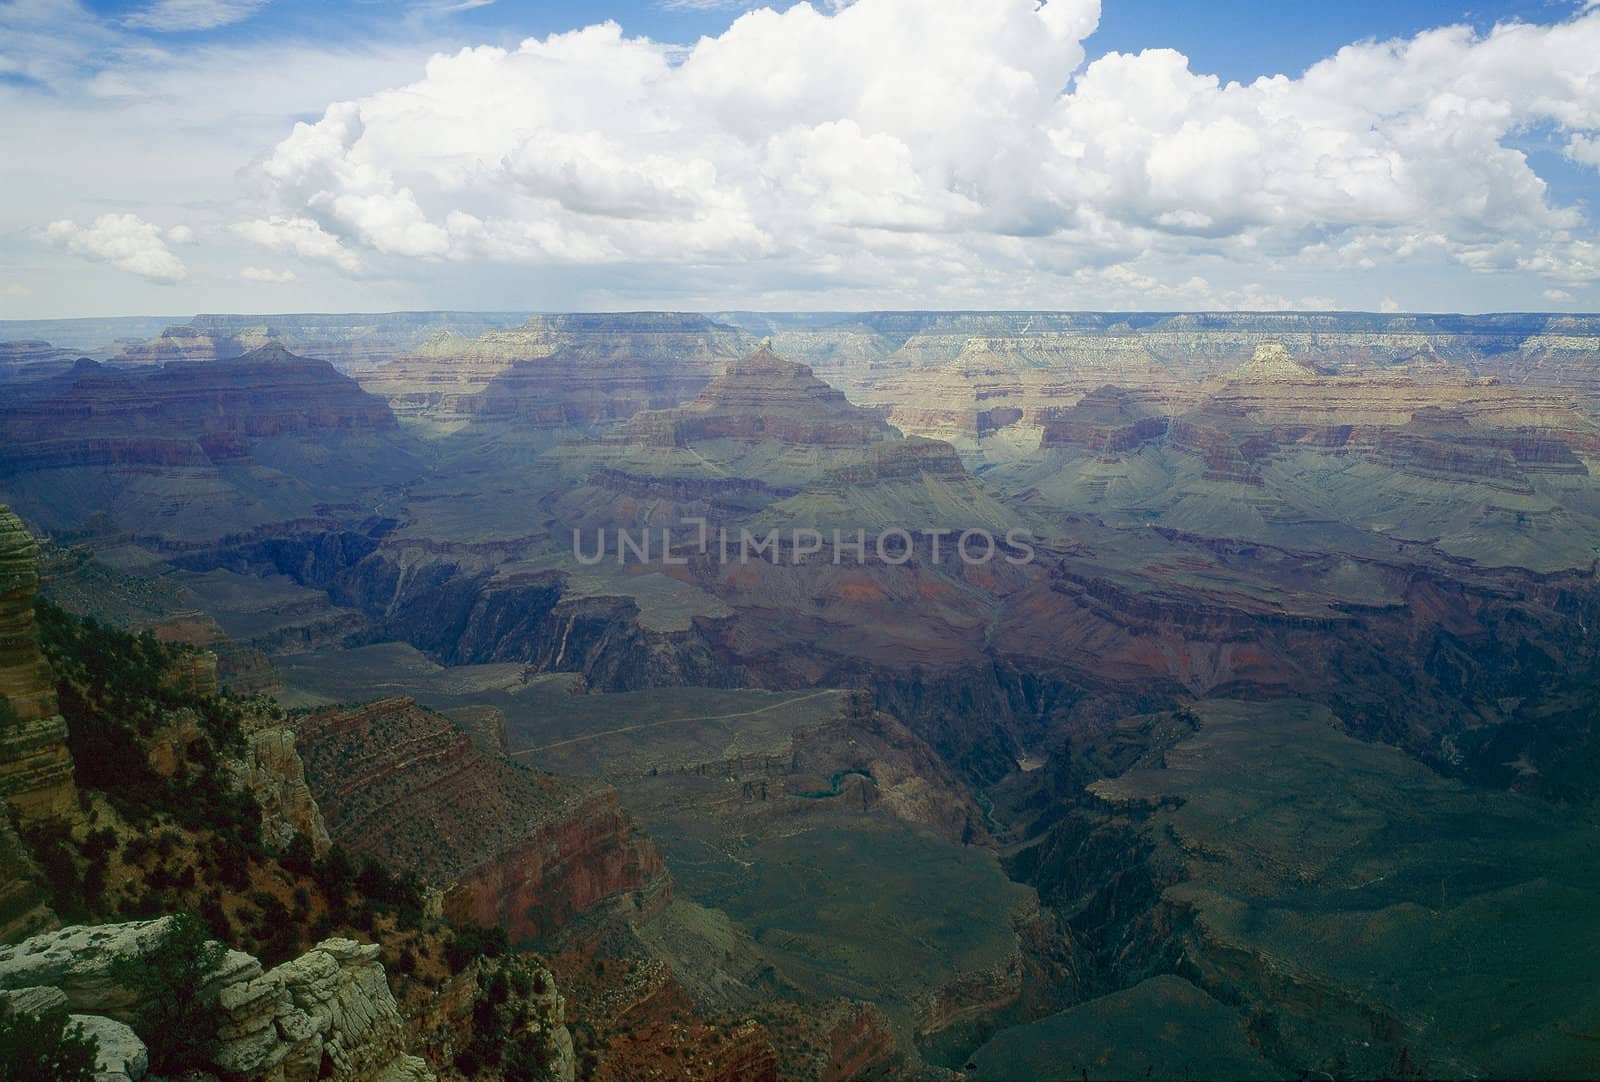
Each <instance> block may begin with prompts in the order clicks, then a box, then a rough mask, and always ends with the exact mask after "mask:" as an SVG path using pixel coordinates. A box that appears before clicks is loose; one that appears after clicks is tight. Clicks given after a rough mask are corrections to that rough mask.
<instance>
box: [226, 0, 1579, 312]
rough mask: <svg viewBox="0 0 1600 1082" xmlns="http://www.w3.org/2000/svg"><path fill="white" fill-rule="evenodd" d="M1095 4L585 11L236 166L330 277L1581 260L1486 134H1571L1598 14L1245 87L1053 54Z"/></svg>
mask: <svg viewBox="0 0 1600 1082" xmlns="http://www.w3.org/2000/svg"><path fill="white" fill-rule="evenodd" d="M830 11H831V13H830ZM1098 18H1099V4H1098V2H1097V0H1048V2H1047V3H1043V4H1039V3H1036V2H1035V0H991V2H989V3H983V4H974V3H971V2H969V0H857V2H856V3H853V4H849V5H844V6H840V7H838V8H831V7H830V8H829V9H828V10H818V9H817V8H815V7H813V6H811V5H810V4H805V3H801V4H798V5H796V6H794V7H791V8H789V9H788V10H786V11H783V12H781V13H780V12H775V11H772V10H765V9H763V10H757V11H752V12H749V13H748V14H745V15H743V16H741V17H740V18H739V19H737V20H736V21H735V22H734V23H733V25H732V26H731V27H730V28H729V29H728V30H727V31H726V32H724V33H723V34H721V35H720V36H717V37H710V38H704V39H702V40H701V41H700V42H699V43H697V44H696V45H695V46H693V47H692V48H690V49H688V50H680V49H675V48H673V47H669V46H665V45H660V44H657V43H654V42H650V41H648V40H644V39H639V38H629V37H627V36H625V35H624V34H623V33H622V31H621V29H620V28H619V27H618V26H616V25H615V24H612V23H606V24H602V25H599V26H593V27H589V28H587V29H584V30H581V31H575V32H572V33H569V34H559V35H553V36H551V37H548V38H544V39H529V40H527V41H525V42H523V43H522V44H521V45H520V46H519V47H517V48H515V49H511V50H506V49H500V48H493V47H483V48H476V49H466V50H463V51H461V52H458V53H455V54H451V55H439V56H435V57H434V58H433V59H432V60H431V61H430V62H429V63H428V65H427V69H426V72H425V74H424V76H423V77H422V78H421V79H420V80H419V81H417V82H414V83H412V84H410V85H407V86H402V87H399V88H396V89H393V90H385V91H381V92H378V93H375V94H371V95H368V96H366V97H362V98H359V99H357V100H353V101H343V102H339V103H336V104H334V105H332V106H330V107H328V109H327V110H326V112H325V115H324V116H323V118H322V119H321V120H320V121H318V122H316V123H314V124H298V125H296V126H295V128H294V130H293V131H292V132H291V133H290V134H289V135H288V136H287V137H286V138H284V139H283V140H282V141H281V142H280V143H279V144H278V145H277V146H276V147H275V148H274V149H273V150H272V151H271V153H270V154H268V155H267V157H266V158H265V160H264V162H263V163H262V166H261V174H262V176H263V177H264V178H265V183H266V187H267V192H266V194H267V198H268V200H269V204H268V205H269V206H271V208H272V213H273V214H274V215H275V216H276V217H275V218H274V220H277V221H290V222H297V223H303V226H302V227H309V228H313V229H315V230H316V236H317V238H318V239H317V245H318V246H319V247H320V248H326V249H328V250H338V251H342V252H343V254H342V255H341V256H339V258H340V259H341V260H344V261H345V262H344V263H343V264H342V265H344V266H345V269H347V270H349V269H352V268H351V267H350V265H349V262H350V261H353V260H354V258H355V255H354V253H355V252H358V251H368V252H371V253H375V254H377V255H381V256H389V257H397V258H402V259H416V258H422V259H429V260H446V261H472V260H480V259H488V260H494V261H503V262H515V263H526V264H532V265H540V266H544V265H557V266H559V265H563V264H605V265H634V266H672V265H683V264H688V265H693V266H694V267H695V268H697V273H702V274H706V273H709V272H708V271H707V270H706V268H709V267H719V266H720V267H727V268H733V267H737V266H759V267H760V268H761V269H762V272H763V273H768V272H771V273H775V274H778V275H779V276H781V275H782V274H784V273H787V274H788V275H789V276H790V277H791V278H810V279H812V280H815V281H818V282H832V283H833V284H834V285H835V286H837V287H838V288H842V289H849V288H853V287H858V286H870V285H871V284H872V283H873V282H877V283H878V284H879V285H884V286H889V285H890V284H891V283H892V286H893V287H894V288H898V287H900V286H902V285H904V284H907V283H919V284H921V285H923V286H925V287H928V288H933V287H934V285H935V284H938V285H945V284H950V279H949V277H948V276H950V275H959V276H961V278H960V280H959V281H957V282H956V283H955V284H957V285H966V286H967V287H969V289H977V288H979V287H980V286H981V287H982V288H985V289H993V288H1000V289H1002V290H1003V287H1004V285H1005V282H1006V281H1009V282H1012V283H1021V282H1033V283H1036V282H1039V281H1042V280H1047V279H1049V278H1051V277H1054V278H1056V279H1058V280H1062V279H1070V278H1071V277H1072V276H1073V275H1075V274H1077V273H1079V272H1080V271H1082V270H1085V269H1089V270H1093V269H1094V268H1101V267H1107V266H1130V267H1132V266H1139V267H1143V268H1147V270H1153V269H1156V268H1159V267H1160V266H1163V265H1165V266H1168V267H1170V268H1173V270H1171V271H1169V272H1165V273H1162V272H1159V271H1158V274H1157V276H1158V277H1159V278H1160V279H1161V280H1163V281H1166V280H1167V279H1168V277H1169V275H1173V276H1174V277H1172V281H1183V280H1187V279H1188V278H1192V277H1193V273H1192V271H1193V268H1194V267H1195V266H1197V265H1199V264H1201V263H1204V262H1205V261H1206V260H1216V259H1220V260H1223V261H1225V262H1226V263H1227V264H1228V265H1230V266H1231V267H1233V268H1235V269H1239V268H1243V269H1244V270H1243V271H1242V272H1241V273H1239V274H1237V275H1236V276H1235V277H1237V278H1238V281H1236V282H1234V283H1233V284H1231V285H1230V286H1229V287H1228V288H1229V289H1232V290H1235V291H1236V292H1240V295H1242V296H1249V295H1251V294H1250V289H1251V288H1254V287H1252V286H1251V285H1250V281H1251V279H1252V278H1253V277H1262V276H1265V275H1267V274H1269V273H1272V272H1274V271H1276V270H1278V269H1281V267H1282V266H1283V265H1285V264H1286V263H1290V264H1295V265H1298V266H1299V267H1300V268H1301V269H1303V270H1311V271H1316V272H1318V273H1321V274H1323V275H1325V276H1336V275H1348V273H1349V272H1350V271H1351V270H1361V271H1370V270H1374V269H1376V268H1379V267H1396V266H1404V265H1407V264H1410V263H1428V262H1432V263H1438V262H1439V261H1441V260H1443V261H1448V262H1450V263H1454V264H1456V265H1457V266H1460V267H1462V268H1466V269H1468V270H1470V271H1473V272H1479V273H1486V274H1509V273H1526V274H1535V275H1541V276H1545V277H1547V278H1551V279H1555V280H1558V281H1563V282H1565V281H1582V280H1588V279H1590V278H1591V277H1595V276H1597V275H1600V271H1597V270H1595V269H1594V267H1593V265H1592V264H1593V263H1594V262H1595V260H1594V245H1593V241H1592V240H1591V238H1592V237H1593V235H1594V233H1593V227H1592V225H1591V223H1589V222H1588V221H1587V220H1586V218H1585V217H1584V213H1583V211H1582V210H1581V209H1580V208H1577V207H1571V206H1563V205H1561V204H1559V203H1557V202H1555V201H1554V200H1553V199H1552V198H1551V196H1550V193H1549V190H1548V188H1547V186H1546V184H1545V182H1544V181H1543V179H1541V178H1540V177H1539V176H1538V175H1537V173H1536V172H1535V171H1534V169H1533V168H1532V166H1531V165H1530V164H1529V161H1528V159H1527V158H1526V156H1525V155H1524V154H1523V153H1522V152H1521V151H1520V150H1517V149H1514V148H1513V147H1511V146H1509V145H1508V144H1509V142H1510V138H1509V137H1510V136H1512V135H1513V134H1516V133H1521V132H1524V131H1526V130H1528V129H1531V128H1535V127H1538V126H1540V125H1544V126H1548V127H1550V128H1552V129H1554V130H1557V131H1559V132H1562V133H1564V134H1565V136H1566V138H1567V143H1566V145H1567V147H1568V153H1569V154H1570V155H1573V156H1575V157H1579V158H1581V157H1582V156H1583V155H1586V154H1588V153H1590V150H1591V148H1592V147H1593V146H1594V145H1595V144H1594V143H1593V142H1592V140H1593V139H1594V138H1595V136H1594V134H1593V133H1594V132H1595V131H1596V130H1597V129H1600V13H1595V14H1591V15H1586V16H1581V17H1577V18H1573V19H1569V20H1568V21H1566V22H1562V23H1558V24H1555V25H1551V26H1534V25H1525V24H1513V25H1506V26H1501V27H1497V28H1495V29H1494V30H1493V31H1492V32H1490V33H1488V34H1486V35H1482V36H1479V35H1476V34H1474V32H1473V31H1471V30H1470V29H1469V28H1465V27H1448V28H1444V29H1439V30H1434V31H1429V32H1426V33H1424V34H1421V35H1419V36H1417V37H1416V38H1413V39H1409V40H1403V41H1394V42H1384V43H1375V42H1367V43H1363V44H1358V45H1352V46H1349V47H1347V48H1345V49H1343V50H1341V51H1340V52H1339V53H1338V54H1337V55H1336V56H1333V57H1331V58H1329V59H1327V60H1325V61H1323V62H1322V63H1320V64H1317V65H1315V66H1314V67H1312V68H1311V69H1310V70H1308V71H1307V72H1306V73H1305V74H1304V75H1303V76H1302V77H1300V78H1297V79H1291V78H1287V77H1283V76H1278V77H1274V78H1264V79H1260V80H1257V81H1256V82H1254V83H1252V84H1250V85H1247V86H1246V85H1240V84H1237V83H1230V84H1226V85H1224V84H1222V83H1221V82H1219V80H1217V79H1216V78H1215V77H1213V76H1208V75H1203V74H1196V73H1194V72H1192V71H1191V70H1190V69H1189V65H1188V62H1187V60H1186V59H1185V58H1184V57H1183V56H1182V55H1181V54H1179V53H1176V52H1173V51H1170V50H1151V51H1147V52H1144V53H1141V54H1138V55H1125V54H1111V55H1108V56H1106V57H1103V58H1101V59H1100V60H1097V61H1096V62H1094V63H1093V64H1090V65H1089V66H1088V67H1087V68H1084V67H1083V61H1084V48H1083V44H1082V43H1083V41H1084V39H1085V38H1087V37H1088V36H1089V35H1090V34H1091V33H1092V32H1093V30H1094V28H1095V26H1096V24H1097V21H1098ZM1597 153H1600V152H1597ZM280 228H281V227H280ZM257 239H260V238H257ZM282 243H283V242H281V241H280V242H279V244H280V246H279V249H278V250H295V251H297V252H299V254H302V255H305V256H307V257H311V258H316V257H315V256H311V255H310V253H309V252H306V251H301V250H300V249H299V248H298V247H293V248H290V247H283V246H282ZM335 245H342V246H343V248H342V249H336V248H335V247H334V246H335ZM321 258H327V256H326V255H323V256H322V257H321ZM1251 268H1254V270H1253V271H1252V270H1251ZM1141 273H1146V272H1141ZM1041 276H1043V277H1042V278H1041ZM997 279H1002V281H1000V282H998V283H997ZM1102 281H1103V280H1102ZM1163 288H1172V289H1176V288H1177V287H1176V286H1175V285H1170V283H1169V285H1168V286H1166V287H1163ZM1146 292H1148V291H1146ZM1255 295H1257V296H1260V297H1262V298H1263V299H1267V300H1284V299H1286V298H1284V297H1281V296H1279V295H1277V294H1276V293H1272V292H1270V291H1269V292H1260V291H1259V290H1258V292H1257V293H1256V294H1255Z"/></svg>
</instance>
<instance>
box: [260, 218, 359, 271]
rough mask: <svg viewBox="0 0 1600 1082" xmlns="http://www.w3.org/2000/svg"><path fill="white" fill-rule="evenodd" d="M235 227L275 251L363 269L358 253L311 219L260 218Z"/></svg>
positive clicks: (341, 268)
mask: <svg viewBox="0 0 1600 1082" xmlns="http://www.w3.org/2000/svg"><path fill="white" fill-rule="evenodd" d="M234 230H235V231H236V232H237V233H238V234H239V235H240V236H241V237H243V238H244V239H245V240H248V241H251V242H253V243H255V244H259V245H261V246H263V247H265V248H270V249H271V250H272V251H274V252H285V253H288V254H291V255H297V256H299V257H300V258H301V259H309V260H312V261H315V262H322V263H331V264H332V265H334V266H335V267H338V268H339V269H340V270H342V271H347V272H351V273H354V272H355V271H358V270H360V269H361V260H360V259H359V258H357V256H356V255H355V253H353V252H351V251H350V249H348V248H346V247H345V246H344V245H343V244H341V243H340V242H339V238H338V237H336V236H334V235H333V234H332V233H329V232H328V231H327V230H325V229H323V228H322V227H321V226H320V225H318V224H317V223H316V222H314V221H312V220H311V219H310V218H260V219H257V220H255V221H249V222H240V223H239V224H238V225H236V226H234Z"/></svg>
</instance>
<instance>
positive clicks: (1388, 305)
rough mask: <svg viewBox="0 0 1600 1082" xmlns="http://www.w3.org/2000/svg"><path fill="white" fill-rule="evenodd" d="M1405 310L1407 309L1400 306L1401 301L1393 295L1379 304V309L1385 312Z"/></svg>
mask: <svg viewBox="0 0 1600 1082" xmlns="http://www.w3.org/2000/svg"><path fill="white" fill-rule="evenodd" d="M1404 310H1405V309H1403V308H1401V307H1400V302H1399V301H1397V300H1395V299H1394V298H1393V297H1385V298H1383V301H1382V302H1381V303H1380V304H1379V305H1378V311H1380V312H1385V313H1388V312H1402V311H1404Z"/></svg>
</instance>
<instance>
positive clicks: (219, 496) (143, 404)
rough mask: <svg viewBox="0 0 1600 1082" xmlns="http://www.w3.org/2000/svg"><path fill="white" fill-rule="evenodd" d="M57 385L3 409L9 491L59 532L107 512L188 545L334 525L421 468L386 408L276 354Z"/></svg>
mask: <svg viewBox="0 0 1600 1082" xmlns="http://www.w3.org/2000/svg"><path fill="white" fill-rule="evenodd" d="M50 386H51V390H50V392H49V393H47V394H43V395H40V396H37V397H32V398H27V399H25V400H23V401H21V402H16V403H13V404H11V405H10V406H9V408H4V409H0V493H5V494H6V495H7V497H8V498H9V499H10V500H11V501H12V502H14V503H16V504H18V505H19V506H25V507H26V508H27V509H28V513H29V515H30V516H31V517H33V518H35V519H36V520H37V521H39V522H40V523H42V524H44V525H46V526H48V527H49V528H51V529H61V530H70V529H77V528H79V527H81V526H82V525H83V523H84V522H85V521H86V520H88V519H89V518H91V517H92V516H95V515H104V516H106V517H107V519H108V520H109V521H110V522H111V523H114V524H115V527H116V528H118V529H122V530H127V531H129V532H131V533H133V534H136V535H141V536H151V535H154V536H158V537H162V538H169V539H172V540H174V541H176V542H178V543H181V544H186V545H192V544H194V543H195V542H196V541H197V540H199V539H203V538H208V537H217V536H219V535H223V534H230V533H242V532H247V531H249V530H251V529H253V528H257V527H260V526H263V525H266V524H269V523H281V522H284V521H291V520H294V519H300V518H312V517H315V516H317V515H322V514H327V513H329V512H328V510H327V509H328V508H329V507H337V506H340V505H343V504H348V503H349V502H350V501H352V500H354V499H357V498H358V496H359V495H360V494H361V493H363V492H364V491H365V490H367V489H371V488H380V487H382V486H383V485H385V484H388V483H393V482H399V481H404V480H408V479H410V478H411V477H413V476H414V475H415V472H416V469H417V464H416V461H415V458H414V453H415V448H414V447H413V446H412V444H411V442H410V439H409V437H407V436H405V435H403V434H402V433H401V432H400V431H399V428H398V425H397V423H396V421H395V418H394V415H393V414H392V413H391V412H390V410H389V408H388V406H387V405H385V404H384V402H383V400H382V399H380V398H377V397H375V396H373V395H369V394H367V393H366V392H364V391H362V390H361V388H360V387H359V386H358V385H357V384H356V383H355V382H354V381H353V380H351V379H349V378H347V377H345V376H343V375H340V374H339V373H338V372H336V371H335V370H334V369H333V367H332V366H330V365H329V364H328V363H327V362H325V361H317V360H310V359H308V358H304V357H297V356H295V355H293V354H291V353H289V352H287V351H286V350H284V349H283V348H282V347H281V346H278V345H276V344H272V345H267V346H263V347H262V348H260V349H257V350H255V351H253V352H251V353H248V354H245V355H244V356H240V357H234V358H232V359H229V360H226V361H218V362H199V361H175V362H172V363H170V364H167V365H164V366H162V367H160V368H156V369H148V368H136V369H112V368H105V367H103V366H99V365H95V364H93V363H92V362H85V363H84V364H81V365H79V366H78V368H75V369H74V370H73V373H72V375H71V378H70V379H66V380H62V381H60V382H59V383H54V382H52V383H51V385H50ZM268 478H270V479H271V480H270V481H268ZM291 478H292V480H290V479H291Z"/></svg>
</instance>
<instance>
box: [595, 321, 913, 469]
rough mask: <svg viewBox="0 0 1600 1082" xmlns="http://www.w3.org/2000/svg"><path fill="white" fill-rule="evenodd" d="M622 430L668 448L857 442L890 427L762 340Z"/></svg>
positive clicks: (883, 435)
mask: <svg viewBox="0 0 1600 1082" xmlns="http://www.w3.org/2000/svg"><path fill="white" fill-rule="evenodd" d="M624 436H625V438H628V439H637V440H641V441H643V442H645V443H649V444H661V445H665V446H669V447H681V446H685V445H687V444H691V443H696V442H701V441H705V440H738V441H742V442H764V441H767V440H775V441H778V442H781V443H787V444H805V445H811V446H821V447H860V446H864V445H866V444H869V443H876V442H878V441H881V440H885V439H890V438H893V436H894V432H893V430H892V429H890V428H889V427H888V426H887V425H885V424H884V422H883V419H882V417H881V416H879V415H878V414H877V413H875V412H874V411H872V410H869V409H864V408H862V407H859V406H854V405H851V403H850V402H849V400H848V399H846V398H845V396H844V394H843V393H842V392H840V391H837V390H835V389H834V388H832V387H830V386H829V385H828V384H826V383H824V382H823V381H822V380H820V379H817V377H816V376H814V375H813V374H812V372H811V369H809V368H807V367H806V366H805V365H803V364H798V363H796V362H794V361H787V360H784V359H783V358H782V357H779V356H778V355H777V354H776V353H774V352H773V351H772V347H771V346H770V345H769V344H764V345H762V346H761V347H760V348H759V349H757V350H755V351H754V352H752V353H749V354H747V355H746V356H744V357H741V358H739V359H738V360H736V361H731V362H729V364H728V365H727V367H726V368H724V369H723V371H722V374H721V375H719V376H718V377H717V378H716V379H714V380H712V381H711V383H710V385H709V386H707V387H706V389H705V390H704V391H703V392H702V393H701V394H700V397H699V398H697V399H696V400H695V401H693V402H691V403H689V404H688V405H686V406H683V407H681V408H679V409H672V410H662V411H659V412H654V413H646V414H641V415H640V416H638V417H635V418H634V419H633V421H632V422H630V423H629V424H628V425H627V426H626V428H625V430H624Z"/></svg>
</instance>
